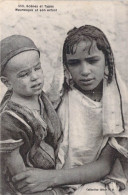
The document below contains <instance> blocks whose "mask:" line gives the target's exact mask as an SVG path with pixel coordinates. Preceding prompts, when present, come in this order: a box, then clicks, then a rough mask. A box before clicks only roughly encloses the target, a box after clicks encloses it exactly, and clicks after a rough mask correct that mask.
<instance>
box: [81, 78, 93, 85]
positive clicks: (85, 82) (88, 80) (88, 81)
mask: <svg viewBox="0 0 128 195" xmlns="http://www.w3.org/2000/svg"><path fill="white" fill-rule="evenodd" d="M93 81H94V79H81V80H80V83H82V84H84V85H91V84H92V83H93Z"/></svg>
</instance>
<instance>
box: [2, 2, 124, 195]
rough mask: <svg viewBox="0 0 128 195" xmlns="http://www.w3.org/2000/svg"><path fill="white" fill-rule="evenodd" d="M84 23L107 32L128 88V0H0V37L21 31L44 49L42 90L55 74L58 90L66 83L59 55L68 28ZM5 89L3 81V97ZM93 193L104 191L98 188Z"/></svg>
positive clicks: (48, 88) (49, 83) (42, 57)
mask: <svg viewBox="0 0 128 195" xmlns="http://www.w3.org/2000/svg"><path fill="white" fill-rule="evenodd" d="M83 25H92V26H96V27H97V28H99V29H101V30H102V31H103V32H104V33H105V35H106V37H107V38H108V40H109V43H110V45H111V48H112V51H113V54H114V59H115V64H116V67H117V69H118V71H119V73H120V76H121V78H122V80H123V82H124V83H125V86H126V89H128V0H108V1H107V0H90V1H89V0H78V1H77V0H66V1H63V0H62V1H61V0H60V1H59V0H52V1H49V0H47V1H45V0H0V40H2V39H4V38H6V37H8V36H11V35H17V34H19V35H24V36H27V37H29V38H31V39H32V40H33V41H34V43H35V44H36V46H37V47H38V48H39V50H40V53H41V55H40V59H41V66H42V69H43V75H44V86H43V90H44V91H45V92H46V93H47V92H48V93H49V94H50V90H51V88H52V83H53V78H54V77H56V76H57V78H58V83H59V84H58V85H57V87H58V88H57V90H58V91H59V90H61V88H62V85H63V80H64V75H63V67H62V63H58V59H59V57H62V56H61V55H62V47H63V43H64V40H65V37H66V36H67V32H68V31H69V30H71V29H73V28H74V27H77V28H78V27H80V26H83ZM6 91H7V88H6V87H5V85H4V84H3V83H2V82H1V81H0V101H1V100H2V99H3V97H4V94H5V93H6ZM58 91H57V92H56V89H55V91H54V94H56V93H57V95H58ZM126 93H127V92H126ZM53 98H54V97H53ZM110 98H113V97H110ZM51 99H52V98H51ZM127 121H128V119H127ZM0 135H1V134H0ZM78 142H79V138H78ZM1 162H2V159H1ZM92 193H93V194H101V192H99V191H96V190H94V191H92ZM92 193H91V194H92ZM127 193H128V191H127V192H124V193H122V194H121V195H126V194H127ZM78 194H79V193H78ZM78 194H76V195H78ZM87 194H88V193H87ZM119 194H120V193H119ZM1 195H9V194H1ZM60 195H61V194H60ZM83 195H84V193H83ZM103 195H104V194H103ZM106 195H113V194H109V193H108V194H106ZM115 195H118V192H117V194H115Z"/></svg>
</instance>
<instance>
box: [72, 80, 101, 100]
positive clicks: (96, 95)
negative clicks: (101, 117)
mask: <svg viewBox="0 0 128 195" xmlns="http://www.w3.org/2000/svg"><path fill="white" fill-rule="evenodd" d="M74 87H75V88H77V89H78V90H79V91H81V92H82V93H83V94H84V95H86V96H87V97H88V98H90V99H92V100H93V101H96V102H100V100H101V98H102V93H103V81H101V82H100V83H99V85H98V86H97V87H96V88H94V89H92V90H87V91H85V90H83V89H81V88H80V87H79V86H77V85H74Z"/></svg>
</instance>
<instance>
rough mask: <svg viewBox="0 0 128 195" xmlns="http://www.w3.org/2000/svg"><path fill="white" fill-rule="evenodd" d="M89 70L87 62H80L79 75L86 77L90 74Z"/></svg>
mask: <svg viewBox="0 0 128 195" xmlns="http://www.w3.org/2000/svg"><path fill="white" fill-rule="evenodd" d="M90 72H91V70H90V64H89V63H88V62H85V61H84V62H82V66H81V74H82V75H83V76H87V75H88V74H90Z"/></svg>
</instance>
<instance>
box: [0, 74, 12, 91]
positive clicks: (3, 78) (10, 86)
mask: <svg viewBox="0 0 128 195" xmlns="http://www.w3.org/2000/svg"><path fill="white" fill-rule="evenodd" d="M0 78H1V81H2V83H4V84H5V86H6V87H7V88H8V89H12V85H11V83H10V81H9V80H8V78H7V77H4V76H1V77H0Z"/></svg>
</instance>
